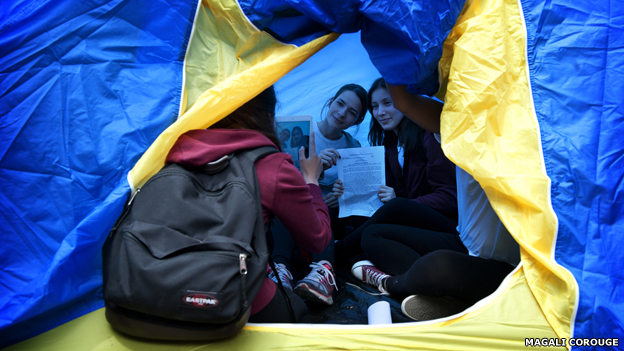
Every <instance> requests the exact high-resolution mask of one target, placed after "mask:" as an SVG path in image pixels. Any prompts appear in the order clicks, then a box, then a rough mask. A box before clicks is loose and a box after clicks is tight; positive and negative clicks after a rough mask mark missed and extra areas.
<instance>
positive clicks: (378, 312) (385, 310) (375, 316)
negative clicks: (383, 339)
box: [368, 301, 392, 324]
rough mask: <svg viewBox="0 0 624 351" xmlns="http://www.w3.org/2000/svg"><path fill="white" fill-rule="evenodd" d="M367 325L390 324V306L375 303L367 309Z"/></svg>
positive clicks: (383, 303)
mask: <svg viewBox="0 0 624 351" xmlns="http://www.w3.org/2000/svg"><path fill="white" fill-rule="evenodd" d="M368 324H392V315H391V314H390V304H389V303H388V302H386V301H379V302H375V303H374V304H372V305H370V307H368Z"/></svg>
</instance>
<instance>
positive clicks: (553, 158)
mask: <svg viewBox="0 0 624 351" xmlns="http://www.w3.org/2000/svg"><path fill="white" fill-rule="evenodd" d="M521 4H522V9H523V11H524V16H525V20H526V26H527V48H528V58H529V69H530V75H531V87H532V90H533V99H534V103H535V110H536V114H537V118H538V120H539V126H540V131H541V136H542V146H543V149H544V159H545V163H546V171H547V173H548V175H549V177H550V178H551V179H552V193H551V199H552V206H553V209H554V210H555V212H556V213H557V216H558V219H559V228H558V229H559V233H558V238H557V244H556V248H555V252H554V255H555V259H556V260H557V262H559V263H561V264H562V265H563V266H564V267H566V268H568V269H569V270H570V271H571V272H572V274H574V276H575V278H576V281H577V282H578V285H579V292H580V296H579V305H578V310H577V314H576V319H575V321H574V336H575V337H586V338H592V337H593V338H600V337H602V338H613V337H619V338H623V337H624V291H623V290H622V287H623V286H624V284H623V278H624V270H622V267H623V266H624V252H623V251H622V250H621V245H622V233H624V192H623V190H624V182H623V175H624V138H623V137H622V132H623V131H624V129H623V127H624V97H623V95H622V92H623V91H624V69H623V67H624V5H623V4H622V2H618V1H604V2H594V1H559V2H543V1H532V0H528V1H527V0H525V1H522V2H521ZM620 340H622V339H620Z"/></svg>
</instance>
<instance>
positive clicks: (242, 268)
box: [238, 254, 247, 275]
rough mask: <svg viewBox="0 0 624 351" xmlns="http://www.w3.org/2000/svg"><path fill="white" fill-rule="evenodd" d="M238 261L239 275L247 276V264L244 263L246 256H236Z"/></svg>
mask: <svg viewBox="0 0 624 351" xmlns="http://www.w3.org/2000/svg"><path fill="white" fill-rule="evenodd" d="M238 259H239V261H240V274H241V275H247V262H245V260H246V259H247V255H245V254H240V255H238Z"/></svg>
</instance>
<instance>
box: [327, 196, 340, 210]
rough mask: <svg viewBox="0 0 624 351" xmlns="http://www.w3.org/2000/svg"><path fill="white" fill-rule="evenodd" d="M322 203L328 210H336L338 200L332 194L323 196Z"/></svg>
mask: <svg viewBox="0 0 624 351" xmlns="http://www.w3.org/2000/svg"><path fill="white" fill-rule="evenodd" d="M323 202H325V205H327V207H329V208H338V198H337V197H336V196H335V195H334V194H327V195H324V196H323Z"/></svg>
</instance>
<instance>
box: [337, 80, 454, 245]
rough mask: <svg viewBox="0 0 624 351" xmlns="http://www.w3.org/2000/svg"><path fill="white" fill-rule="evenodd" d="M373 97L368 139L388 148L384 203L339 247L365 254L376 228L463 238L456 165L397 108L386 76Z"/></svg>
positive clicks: (372, 90) (374, 87) (375, 85)
mask: <svg viewBox="0 0 624 351" xmlns="http://www.w3.org/2000/svg"><path fill="white" fill-rule="evenodd" d="M368 97H369V105H368V109H369V111H370V113H371V114H372V116H373V119H372V120H371V127H370V132H369V134H368V140H369V142H370V144H371V145H375V146H378V145H383V146H384V148H385V154H386V157H385V161H386V185H382V186H381V187H380V188H379V191H378V196H379V199H380V200H381V201H382V202H383V203H384V205H383V206H382V207H381V208H380V209H379V210H377V212H375V214H373V216H371V218H370V219H368V220H367V221H366V222H365V223H364V224H363V225H362V226H360V227H359V228H357V230H355V231H354V232H353V233H351V234H350V235H348V236H347V237H346V238H345V239H344V240H341V241H339V242H338V243H336V250H337V251H338V252H339V254H341V255H342V256H347V257H351V256H355V255H358V254H362V247H361V245H360V244H361V240H362V235H363V234H364V232H365V231H366V230H367V229H368V228H369V227H370V226H372V225H375V224H384V225H391V224H398V225H402V226H418V227H424V229H428V230H434V231H441V232H446V233H451V234H454V235H457V232H456V230H455V227H456V226H457V189H456V182H455V165H454V164H453V163H452V162H451V161H449V160H448V159H447V158H446V156H444V153H443V152H442V149H441V147H440V143H438V142H437V140H435V138H434V136H433V134H432V133H430V132H427V131H425V130H423V129H422V128H421V127H420V126H418V125H417V124H416V123H414V122H412V121H411V120H410V119H408V118H405V116H404V115H403V113H401V112H400V111H399V110H397V109H396V108H395V107H394V105H393V102H392V98H391V97H390V94H389V93H388V89H387V87H386V83H385V81H384V80H383V78H379V79H377V80H376V81H375V82H374V83H373V85H372V86H371V88H370V90H369V91H368ZM334 190H335V193H336V194H341V193H342V192H343V191H344V186H343V185H342V183H340V182H337V183H336V186H335V188H334ZM380 254H383V255H390V256H391V255H392V253H389V252H382V253H380Z"/></svg>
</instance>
